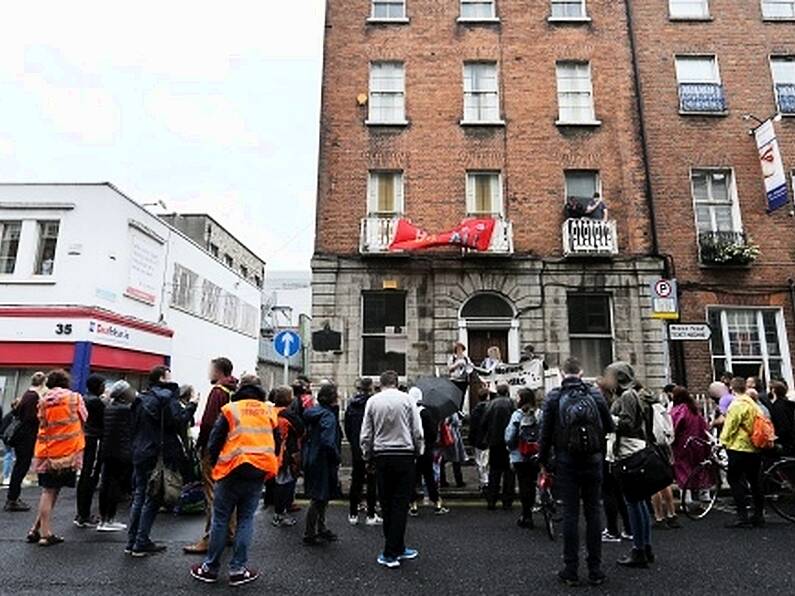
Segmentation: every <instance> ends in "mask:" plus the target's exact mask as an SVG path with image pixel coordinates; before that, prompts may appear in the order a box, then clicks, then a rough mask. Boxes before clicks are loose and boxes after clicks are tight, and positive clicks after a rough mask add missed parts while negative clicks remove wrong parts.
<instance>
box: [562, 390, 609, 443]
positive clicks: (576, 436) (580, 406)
mask: <svg viewBox="0 0 795 596" xmlns="http://www.w3.org/2000/svg"><path fill="white" fill-rule="evenodd" d="M558 411H559V416H560V436H561V438H562V441H561V443H560V444H561V447H563V449H564V450H565V451H567V452H568V453H569V454H571V455H574V456H587V455H595V454H597V453H601V452H602V450H603V447H602V445H603V443H604V436H605V433H604V429H603V427H602V417H601V415H600V414H599V407H598V406H597V405H596V400H595V399H594V397H593V395H591V393H590V392H589V391H588V387H587V386H586V385H584V384H581V385H577V386H574V387H571V388H567V389H566V390H564V391H563V392H562V393H561V396H560V405H559V410H558Z"/></svg>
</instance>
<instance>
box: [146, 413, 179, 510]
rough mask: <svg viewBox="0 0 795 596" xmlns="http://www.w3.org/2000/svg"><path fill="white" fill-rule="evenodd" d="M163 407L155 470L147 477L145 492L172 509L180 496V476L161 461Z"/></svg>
mask: <svg viewBox="0 0 795 596" xmlns="http://www.w3.org/2000/svg"><path fill="white" fill-rule="evenodd" d="M163 418H164V414H163V407H162V406H161V408H160V449H159V453H158V456H157V463H156V464H155V469H154V470H152V473H151V474H150V475H149V482H148V483H147V487H146V491H147V494H148V495H149V497H151V498H152V499H154V500H155V501H157V502H158V503H161V504H162V505H165V506H166V507H174V506H176V505H177V504H179V500H180V495H181V494H182V485H183V482H182V474H180V473H179V471H177V470H173V469H171V468H170V467H168V466H167V465H166V463H165V461H164V460H163V444H164V442H165V423H164V420H163Z"/></svg>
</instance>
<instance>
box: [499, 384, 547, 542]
mask: <svg viewBox="0 0 795 596" xmlns="http://www.w3.org/2000/svg"><path fill="white" fill-rule="evenodd" d="M518 396H519V409H518V410H516V411H515V412H514V413H513V415H512V416H511V420H510V422H509V423H508V426H507V428H506V429H505V444H506V445H507V446H508V448H509V449H510V450H511V455H510V458H511V466H513V470H514V472H515V474H516V479H517V480H518V481H519V500H520V501H521V502H522V514H521V515H520V516H519V520H518V521H517V525H518V526H519V527H520V528H532V527H533V507H534V506H535V502H536V482H537V481H538V450H539V441H540V438H541V420H542V414H541V412H539V411H538V410H536V395H535V392H534V391H533V390H532V389H528V388H527V387H523V388H522V389H520V390H519V394H518Z"/></svg>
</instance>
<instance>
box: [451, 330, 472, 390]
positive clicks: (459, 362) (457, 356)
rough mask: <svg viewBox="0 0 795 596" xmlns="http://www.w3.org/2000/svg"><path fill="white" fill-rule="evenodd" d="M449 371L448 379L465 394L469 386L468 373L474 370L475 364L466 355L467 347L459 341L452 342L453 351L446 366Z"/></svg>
mask: <svg viewBox="0 0 795 596" xmlns="http://www.w3.org/2000/svg"><path fill="white" fill-rule="evenodd" d="M447 370H448V372H449V373H450V380H451V381H452V382H453V384H454V385H455V386H456V387H458V388H459V389H460V390H461V393H462V394H463V395H464V396H466V392H467V389H468V388H469V375H470V374H472V371H474V370H475V366H474V365H473V364H472V361H471V360H470V359H469V356H467V348H466V346H465V345H464V344H462V343H461V342H460V341H459V342H456V343H454V344H453V353H452V355H451V356H450V362H449V364H448V367H447Z"/></svg>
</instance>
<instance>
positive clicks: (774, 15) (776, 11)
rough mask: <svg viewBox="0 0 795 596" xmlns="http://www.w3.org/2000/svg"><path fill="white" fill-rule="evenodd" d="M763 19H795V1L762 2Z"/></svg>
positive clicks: (767, 0)
mask: <svg viewBox="0 0 795 596" xmlns="http://www.w3.org/2000/svg"><path fill="white" fill-rule="evenodd" d="M762 18H765V19H795V0H762Z"/></svg>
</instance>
